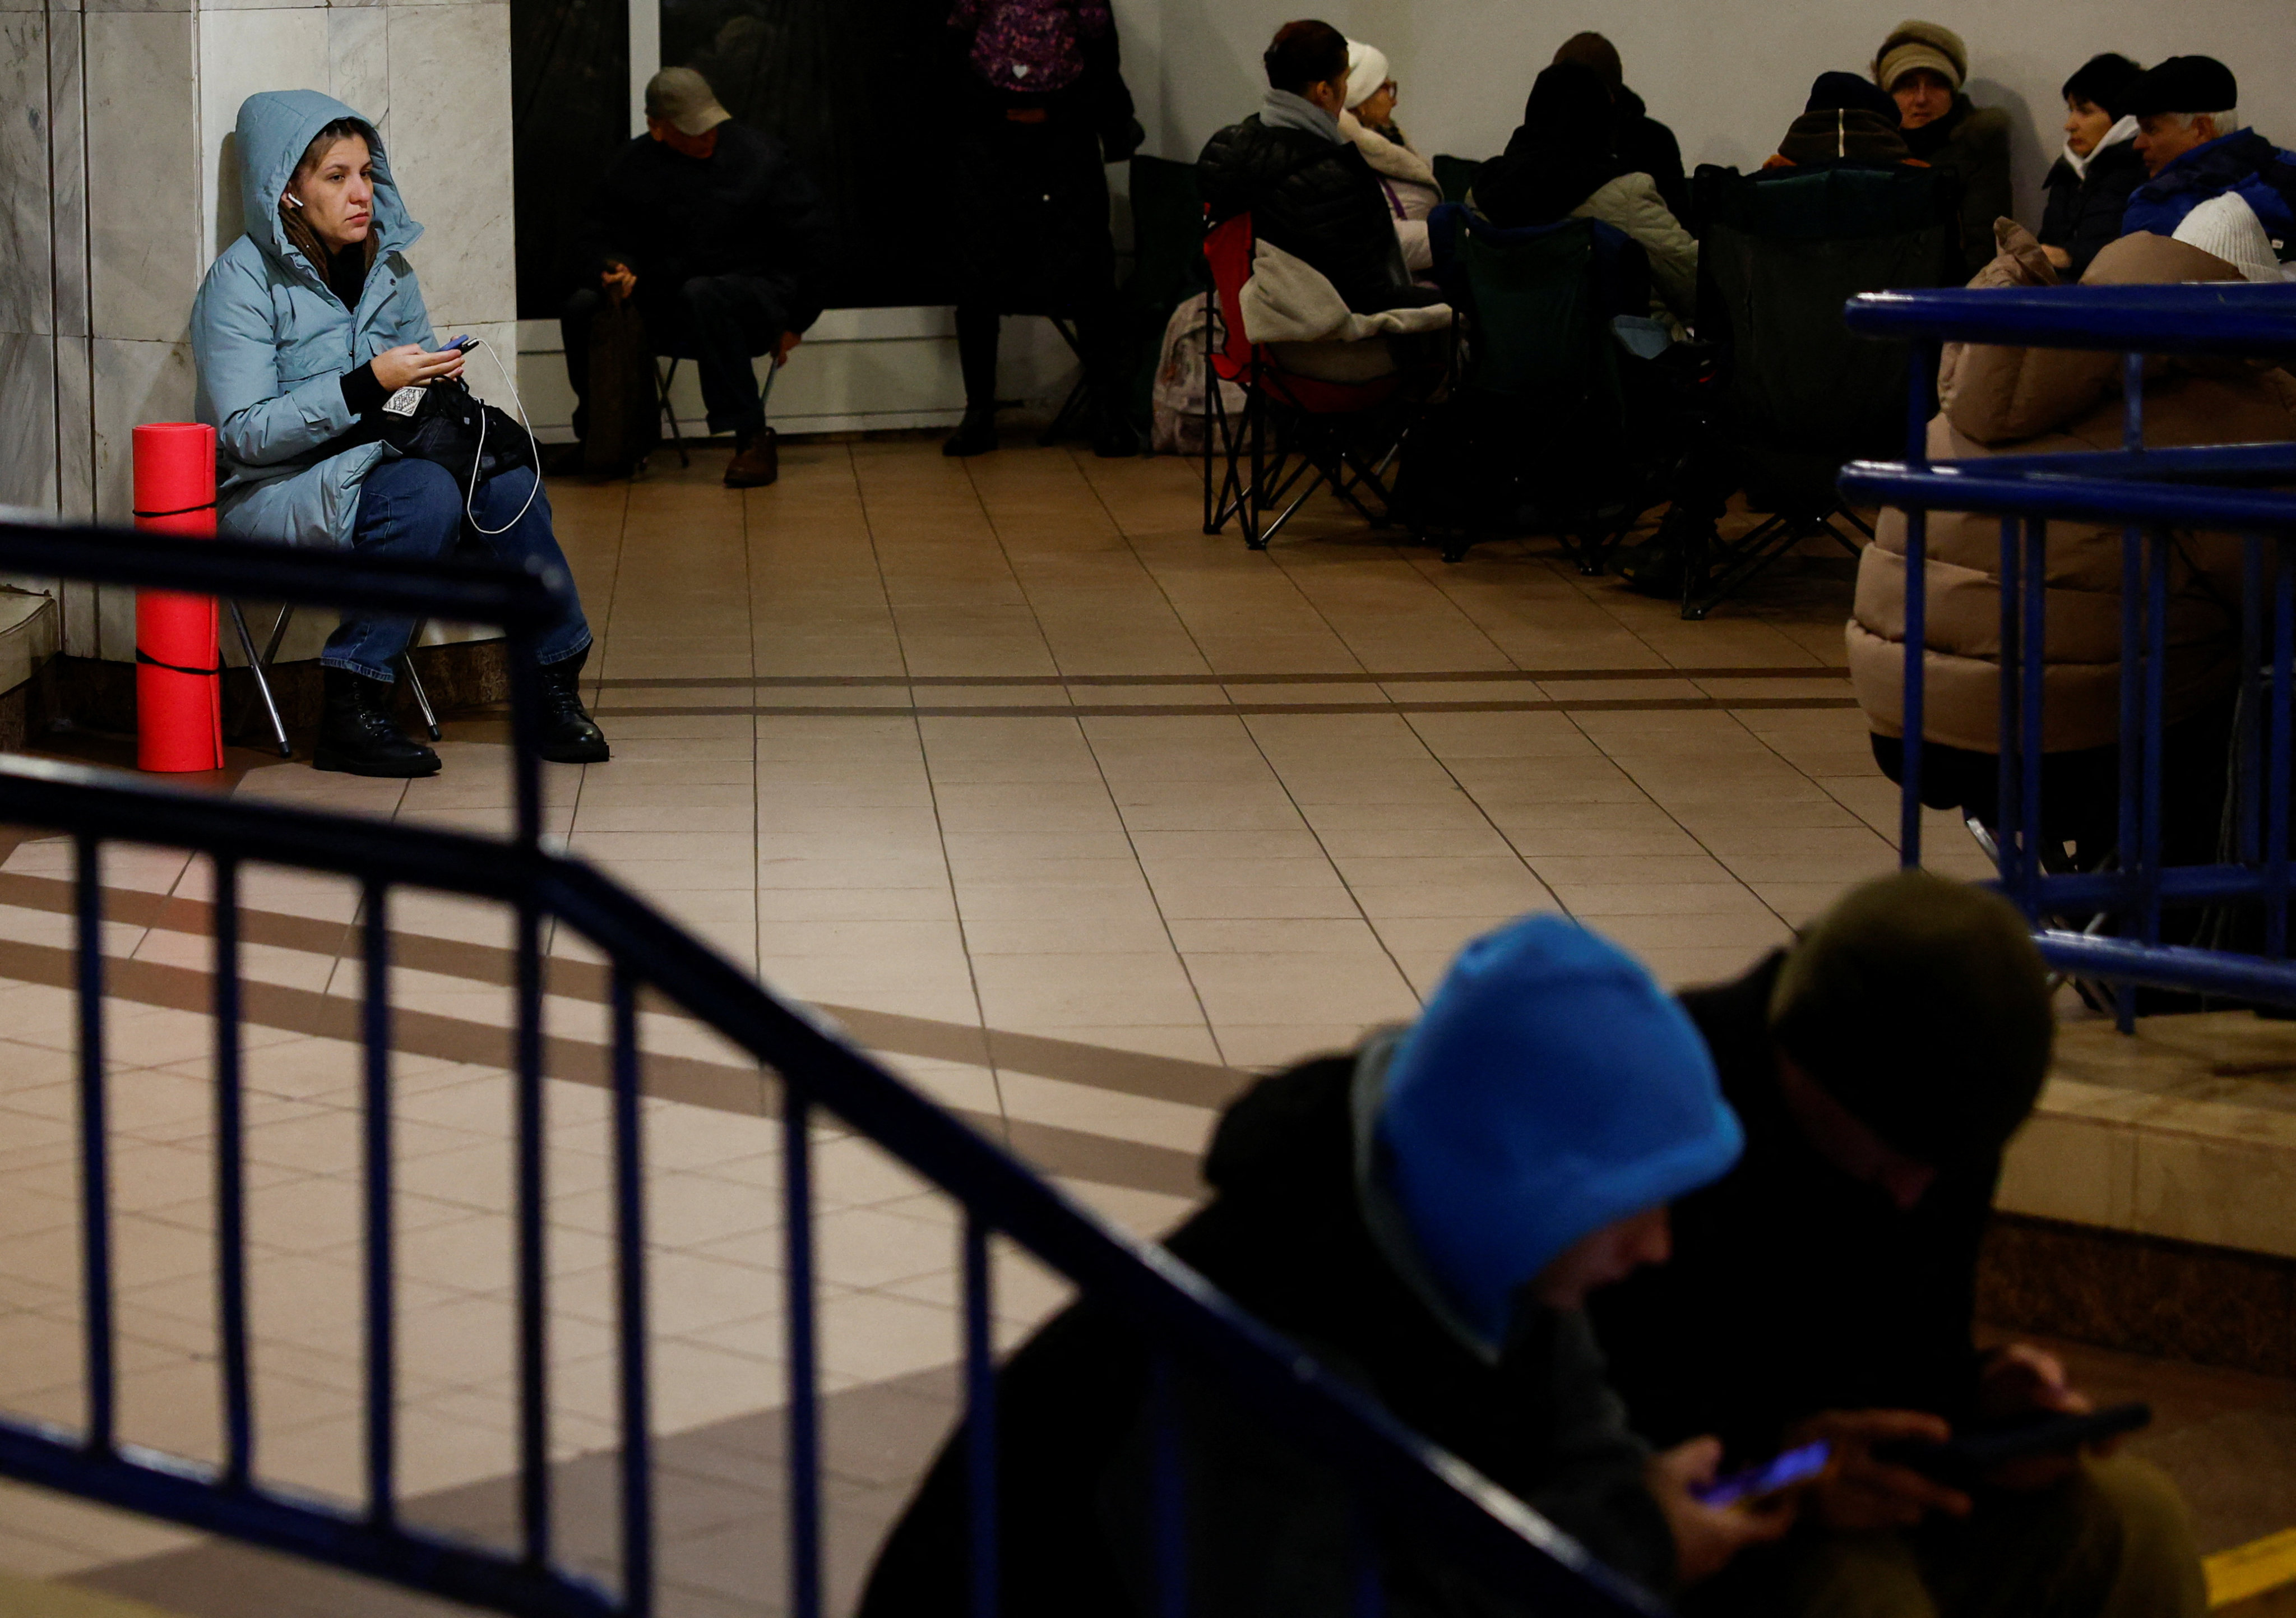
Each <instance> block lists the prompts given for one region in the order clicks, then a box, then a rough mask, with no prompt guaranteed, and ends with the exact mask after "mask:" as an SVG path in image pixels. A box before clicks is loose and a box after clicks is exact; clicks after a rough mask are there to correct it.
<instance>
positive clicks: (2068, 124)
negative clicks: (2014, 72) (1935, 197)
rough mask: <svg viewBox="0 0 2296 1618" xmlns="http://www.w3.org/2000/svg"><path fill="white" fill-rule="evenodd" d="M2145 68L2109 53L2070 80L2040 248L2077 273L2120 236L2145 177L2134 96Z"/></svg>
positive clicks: (2091, 60) (2076, 276)
mask: <svg viewBox="0 0 2296 1618" xmlns="http://www.w3.org/2000/svg"><path fill="white" fill-rule="evenodd" d="M2141 78H2144V69H2142V68H2140V67H2138V66H2137V65H2136V63H2135V62H2131V61H2129V60H2128V57H2126V56H2118V55H2115V54H2113V53H2112V52H2110V51H2108V52H2106V53H2104V54H2103V55H2102V56H2092V57H2090V58H2089V59H2088V61H2087V62H2083V63H2082V64H2081V67H2080V70H2079V72H2077V73H2075V74H2074V75H2073V76H2072V77H2071V78H2068V79H2067V80H2065V87H2064V98H2065V151H2064V155H2063V156H2062V157H2060V158H2059V159H2058V160H2056V161H2055V162H2054V164H2052V165H2051V166H2050V168H2049V177H2048V179H2047V181H2046V185H2047V188H2048V193H2049V200H2048V206H2047V208H2046V209H2045V210H2044V211H2043V213H2042V215H2041V228H2040V229H2039V231H2038V232H2037V233H2036V234H2038V237H2039V238H2040V242H2041V250H2042V251H2043V252H2045V253H2046V255H2047V256H2048V260H2049V262H2050V263H2051V264H2054V265H2055V266H2056V267H2057V268H2059V269H2061V270H2064V271H2068V272H2070V273H2071V275H2072V276H2073V277H2074V279H2076V280H2078V279H2079V277H2080V275H2081V273H2082V272H2083V271H2085V270H2087V268H2088V264H2089V260H2090V259H2094V258H2095V257H2096V255H2097V252H2098V251H2099V250H2100V249H2101V248H2103V246H2104V244H2105V243H2106V242H2111V241H2112V240H2114V239H2115V238H2116V237H2118V236H2119V235H2120V219H2121V216H2122V215H2123V214H2124V213H2126V212H2127V211H2128V197H2129V193H2131V192H2133V191H2135V190H2136V187H2137V186H2138V185H2139V184H2141V183H2142V182H2143V180H2144V159H2143V158H2142V157H2141V156H2139V155H2138V153H2137V151H2136V134H2137V124H2136V118H2135V117H2134V116H2133V115H2132V114H2131V113H2130V112H2129V111H2128V108H2129V103H2130V97H2131V95H2132V94H2134V93H2135V91H2136V85H2137V81H2138V80H2139V79H2141Z"/></svg>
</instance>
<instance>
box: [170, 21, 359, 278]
mask: <svg viewBox="0 0 2296 1618" xmlns="http://www.w3.org/2000/svg"><path fill="white" fill-rule="evenodd" d="M327 35H328V29H327V12H326V8H325V7H324V6H312V5H304V6H299V7H298V8H296V9H294V10H291V11H289V10H264V11H245V10H234V11H217V12H204V13H202V14H201V18H200V134H201V142H200V148H201V150H200V173H201V177H203V181H204V185H203V201H204V209H203V211H204V216H205V219H204V226H205V229H204V234H203V236H202V238H201V240H202V243H203V257H202V259H201V269H202V272H204V269H205V266H206V265H207V263H209V262H210V261H212V260H213V259H214V258H215V256H216V255H217V253H219V252H221V251H223V250H224V249H225V248H226V247H228V246H230V245H231V243H232V242H233V241H234V239H236V238H237V237H238V235H239V234H240V232H241V231H242V229H244V228H245V223H246V221H245V218H244V213H243V209H242V201H241V197H240V184H239V143H238V139H237V137H236V136H234V134H233V133H232V131H233V127H234V125H236V124H237V123H238V121H239V104H240V103H242V102H243V101H245V100H246V99H247V98H248V97H249V96H250V95H253V94H256V93H257V92H258V91H260V90H300V89H316V88H319V87H322V86H325V85H326V84H327V82H328V78H329V72H328V65H327Z"/></svg>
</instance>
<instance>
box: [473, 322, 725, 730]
mask: <svg viewBox="0 0 2296 1618" xmlns="http://www.w3.org/2000/svg"><path fill="white" fill-rule="evenodd" d="M676 380H677V356H676V355H675V354H673V355H671V356H670V357H669V371H668V374H664V373H663V371H662V368H661V363H660V360H658V359H657V360H656V361H655V362H654V366H653V381H654V388H655V390H656V392H657V393H658V394H659V395H660V398H661V413H662V415H664V416H665V417H666V418H668V422H669V442H670V448H673V449H675V450H676V451H677V464H679V465H680V466H691V465H693V456H689V455H687V454H686V453H685V428H683V427H681V426H679V425H678V424H677V412H676V409H674V408H673V407H671V405H670V402H669V389H670V384H671V383H673V382H676ZM430 734H431V735H433V736H434V737H435V736H436V735H438V734H439V733H438V732H437V731H435V730H434V731H432V732H431V733H430Z"/></svg>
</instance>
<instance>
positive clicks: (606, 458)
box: [582, 298, 661, 472]
mask: <svg viewBox="0 0 2296 1618" xmlns="http://www.w3.org/2000/svg"><path fill="white" fill-rule="evenodd" d="M657 387H658V384H657V383H656V382H655V380H654V368H653V350H652V348H651V347H650V346H649V345H648V344H647V342H646V332H645V321H644V317H643V316H640V315H639V314H638V311H637V306H636V305H635V304H634V303H632V302H631V301H630V300H628V299H627V298H620V299H617V298H609V299H607V300H606V304H605V307H604V308H602V309H600V310H599V311H598V312H597V314H596V315H594V316H592V317H591V320H590V408H589V421H588V423H587V425H588V429H589V431H588V432H587V434H586V436H585V437H584V439H583V440H582V470H583V471H585V472H627V470H629V468H631V467H632V466H635V465H636V464H638V463H639V462H640V461H643V460H644V459H645V458H646V456H650V455H652V453H653V451H654V448H655V446H657V445H659V444H660V442H661V397H660V393H659V392H658V391H657Z"/></svg>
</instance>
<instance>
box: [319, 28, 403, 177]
mask: <svg viewBox="0 0 2296 1618" xmlns="http://www.w3.org/2000/svg"><path fill="white" fill-rule="evenodd" d="M327 83H328V94H331V95H332V96H333V97H334V98H335V99H336V100H337V101H339V102H341V103H344V105H346V106H350V107H356V108H357V109H358V110H359V111H360V112H362V113H364V114H365V116H366V118H367V119H369V120H370V121H371V122H372V123H373V125H374V127H375V128H376V129H377V130H379V131H380V132H381V135H382V138H383V140H384V142H385V143H386V144H388V143H389V139H390V15H389V12H386V11H384V10H382V9H381V7H380V6H373V5H365V4H360V5H334V6H330V7H329V8H328V10H327Z"/></svg>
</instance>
